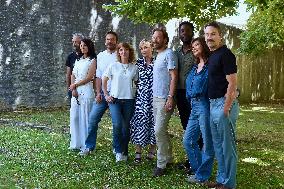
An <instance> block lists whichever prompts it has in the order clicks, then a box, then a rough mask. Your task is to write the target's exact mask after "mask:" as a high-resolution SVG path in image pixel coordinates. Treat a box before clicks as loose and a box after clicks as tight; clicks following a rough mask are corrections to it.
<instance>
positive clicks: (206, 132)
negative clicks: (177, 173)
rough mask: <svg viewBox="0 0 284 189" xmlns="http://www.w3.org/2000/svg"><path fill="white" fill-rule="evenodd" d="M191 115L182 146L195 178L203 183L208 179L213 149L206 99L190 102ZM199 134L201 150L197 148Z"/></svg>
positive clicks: (212, 160)
mask: <svg viewBox="0 0 284 189" xmlns="http://www.w3.org/2000/svg"><path fill="white" fill-rule="evenodd" d="M191 107H192V109H191V114H190V117H189V120H188V124H187V127H186V130H185V133H184V137H183V144H184V148H185V150H186V153H187V156H188V158H189V161H190V165H191V168H192V170H193V171H194V172H195V177H196V179H198V180H199V181H201V182H203V181H206V180H208V179H209V177H210V175H211V173H212V168H213V162H214V148H213V142H212V136H211V129H210V122H209V121H210V119H209V114H210V110H209V101H208V99H206V98H199V99H197V98H194V99H192V100H191ZM200 133H201V134H202V138H203V143H204V145H203V149H202V151H201V150H200V148H199V145H198V140H199V138H200Z"/></svg>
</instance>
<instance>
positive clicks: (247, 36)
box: [239, 0, 284, 55]
mask: <svg viewBox="0 0 284 189" xmlns="http://www.w3.org/2000/svg"><path fill="white" fill-rule="evenodd" d="M247 3H248V4H249V5H250V8H251V9H256V10H255V12H253V14H252V15H251V17H250V19H249V21H248V23H247V29H246V31H245V32H243V33H242V34H241V47H240V49H239V50H240V52H242V53H245V54H255V55H257V54H260V53H262V52H264V51H265V50H268V49H272V48H281V47H284V4H283V0H249V1H247Z"/></svg>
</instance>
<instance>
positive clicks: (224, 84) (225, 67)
mask: <svg viewBox="0 0 284 189" xmlns="http://www.w3.org/2000/svg"><path fill="white" fill-rule="evenodd" d="M234 73H237V64H236V57H235V55H234V54H233V53H232V52H231V50H229V49H228V48H227V46H226V45H223V46H222V47H220V48H219V49H216V50H215V51H213V52H212V54H211V56H210V57H209V59H208V96H209V98H211V99H215V98H220V97H224V96H225V94H226V92H227V88H228V81H227V79H226V75H230V74H234Z"/></svg>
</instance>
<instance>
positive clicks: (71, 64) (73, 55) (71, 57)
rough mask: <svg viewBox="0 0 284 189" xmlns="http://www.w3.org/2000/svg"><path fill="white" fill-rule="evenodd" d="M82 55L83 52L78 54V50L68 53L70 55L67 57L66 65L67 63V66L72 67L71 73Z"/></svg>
mask: <svg viewBox="0 0 284 189" xmlns="http://www.w3.org/2000/svg"><path fill="white" fill-rule="evenodd" d="M81 56H82V55H81V54H79V55H78V54H77V53H76V52H72V53H70V54H69V55H68V57H67V59H66V63H65V65H66V66H67V67H70V69H71V73H72V71H73V68H74V64H75V61H76V60H78V59H80V58H81Z"/></svg>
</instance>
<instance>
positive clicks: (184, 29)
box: [179, 24, 193, 43]
mask: <svg viewBox="0 0 284 189" xmlns="http://www.w3.org/2000/svg"><path fill="white" fill-rule="evenodd" d="M192 33H193V31H192V29H191V27H190V26H189V25H186V24H184V25H182V26H181V27H180V30H179V38H180V40H181V41H182V42H183V43H190V42H191V40H192V37H193V36H192Z"/></svg>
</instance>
